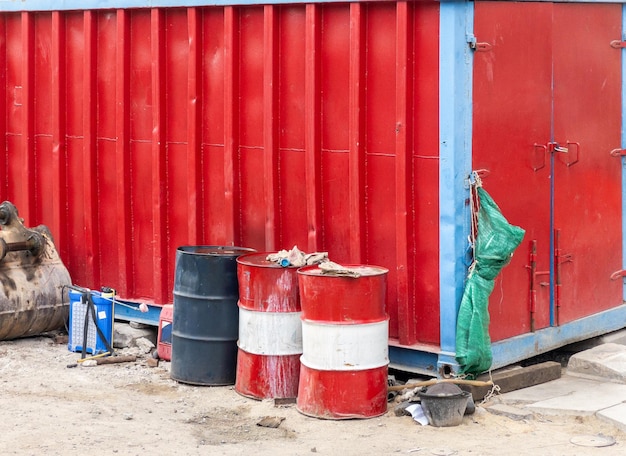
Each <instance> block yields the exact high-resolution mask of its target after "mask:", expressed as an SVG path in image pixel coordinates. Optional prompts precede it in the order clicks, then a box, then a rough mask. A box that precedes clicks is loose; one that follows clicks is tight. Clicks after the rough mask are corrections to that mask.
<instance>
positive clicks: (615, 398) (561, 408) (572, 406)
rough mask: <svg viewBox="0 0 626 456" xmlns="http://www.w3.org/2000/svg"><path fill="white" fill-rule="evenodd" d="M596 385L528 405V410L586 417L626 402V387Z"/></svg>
mask: <svg viewBox="0 0 626 456" xmlns="http://www.w3.org/2000/svg"><path fill="white" fill-rule="evenodd" d="M594 383H595V384H594V385H592V386H591V387H588V388H579V389H577V390H576V391H571V392H569V393H568V394H565V395H559V396H555V397H552V398H550V399H546V400H542V401H538V402H534V403H532V404H528V405H526V408H527V409H528V410H532V411H534V412H537V413H542V414H546V415H550V414H551V415H554V414H566V415H574V416H586V415H593V414H595V413H596V412H598V411H600V410H604V409H607V408H609V407H613V406H615V405H619V404H621V403H622V402H624V401H626V385H621V384H617V383H609V382H594Z"/></svg>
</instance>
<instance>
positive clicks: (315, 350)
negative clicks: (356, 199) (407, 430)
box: [296, 265, 389, 419]
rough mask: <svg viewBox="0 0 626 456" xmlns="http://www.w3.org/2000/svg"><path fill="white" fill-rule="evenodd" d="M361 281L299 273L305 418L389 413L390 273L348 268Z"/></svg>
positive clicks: (300, 404)
mask: <svg viewBox="0 0 626 456" xmlns="http://www.w3.org/2000/svg"><path fill="white" fill-rule="evenodd" d="M349 268H350V269H352V270H354V271H357V272H358V273H359V274H360V276H359V277H356V278H354V277H347V276H340V275H329V274H324V273H323V272H322V270H321V269H319V267H318V266H306V267H304V268H301V269H299V270H298V282H299V289H300V303H301V306H302V357H301V358H300V361H301V367H300V381H299V386H298V398H297V404H296V407H297V409H298V411H300V412H301V413H303V414H305V415H309V416H313V417H318V418H328V419H348V418H370V417H375V416H380V415H383V414H384V413H386V412H387V374H388V365H389V348H388V343H389V341H388V338H389V318H388V317H387V314H386V312H385V295H386V287H387V282H386V281H387V273H388V270H387V269H385V268H381V267H377V266H367V265H356V266H349Z"/></svg>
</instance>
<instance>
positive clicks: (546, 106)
mask: <svg viewBox="0 0 626 456" xmlns="http://www.w3.org/2000/svg"><path fill="white" fill-rule="evenodd" d="M474 31H475V35H476V38H477V41H478V42H479V43H485V45H479V46H477V52H476V53H475V60H474V125H473V134H474V135H473V138H474V139H473V148H474V151H473V164H474V169H486V170H488V171H489V174H488V177H487V178H486V179H484V181H483V184H484V187H485V189H486V190H487V191H489V192H490V193H491V194H492V196H493V197H494V199H495V200H496V201H497V202H498V204H499V205H500V208H501V209H502V212H503V213H504V215H505V216H506V217H507V218H508V219H509V221H510V222H511V223H514V224H516V225H519V226H522V227H523V228H524V229H525V230H526V236H525V238H524V242H523V243H522V245H521V246H520V247H519V248H518V250H517V251H516V253H515V255H514V258H513V261H512V262H511V264H510V265H509V266H508V267H506V268H505V269H504V270H503V272H502V274H501V275H500V276H499V277H498V279H497V281H496V286H495V289H494V292H493V294H492V296H491V299H490V303H489V309H490V314H491V337H492V339H493V340H501V339H504V338H506V337H510V336H513V335H517V334H523V333H525V332H528V331H529V330H530V331H532V330H535V329H540V328H543V327H546V326H548V325H550V324H553V325H558V324H562V323H565V322H567V321H571V320H573V319H576V318H580V317H583V316H586V315H590V314H593V313H597V312H599V311H602V310H605V309H607V308H610V307H613V306H615V305H618V304H621V302H622V297H621V281H611V280H610V276H611V273H612V272H614V271H616V270H618V269H620V265H621V188H620V183H621V177H620V176H621V174H620V173H621V167H620V162H619V159H616V158H613V157H611V156H610V154H609V151H611V150H612V149H614V148H616V147H618V145H619V144H620V121H621V115H620V112H621V103H620V90H621V85H620V84H621V82H620V81H621V71H620V53H619V52H618V51H616V49H614V48H612V47H611V46H610V42H611V41H612V40H616V39H619V37H620V36H621V6H620V5H590V4H560V3H509V2H477V3H476V8H475V28H474ZM563 37H567V39H564V38H563ZM568 143H569V144H568ZM566 150H567V151H568V152H565V151H566ZM552 192H553V193H552ZM552 198H553V202H552V203H551V199H552ZM551 205H552V207H553V209H552V211H551ZM535 249H536V254H534V253H533V252H535ZM550 271H551V272H552V274H549V273H550ZM551 312H552V313H551Z"/></svg>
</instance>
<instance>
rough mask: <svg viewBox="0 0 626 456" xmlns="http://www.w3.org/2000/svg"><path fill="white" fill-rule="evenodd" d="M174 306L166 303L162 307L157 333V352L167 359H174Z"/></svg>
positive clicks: (160, 356)
mask: <svg viewBox="0 0 626 456" xmlns="http://www.w3.org/2000/svg"><path fill="white" fill-rule="evenodd" d="M173 316H174V306H173V305H172V304H166V305H164V306H163V307H162V308H161V314H160V315H159V330H158V333H157V353H158V355H159V358H161V359H164V360H166V361H171V360H172V320H173Z"/></svg>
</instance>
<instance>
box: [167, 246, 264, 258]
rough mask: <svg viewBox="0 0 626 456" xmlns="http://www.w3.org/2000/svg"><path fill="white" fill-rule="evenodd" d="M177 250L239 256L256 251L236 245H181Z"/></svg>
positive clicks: (188, 252)
mask: <svg viewBox="0 0 626 456" xmlns="http://www.w3.org/2000/svg"><path fill="white" fill-rule="evenodd" d="M176 251H177V252H181V253H185V254H188V255H198V256H241V255H245V254H247V253H253V252H256V250H255V249H252V248H250V247H237V246H231V245H181V246H179V247H177V248H176Z"/></svg>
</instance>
